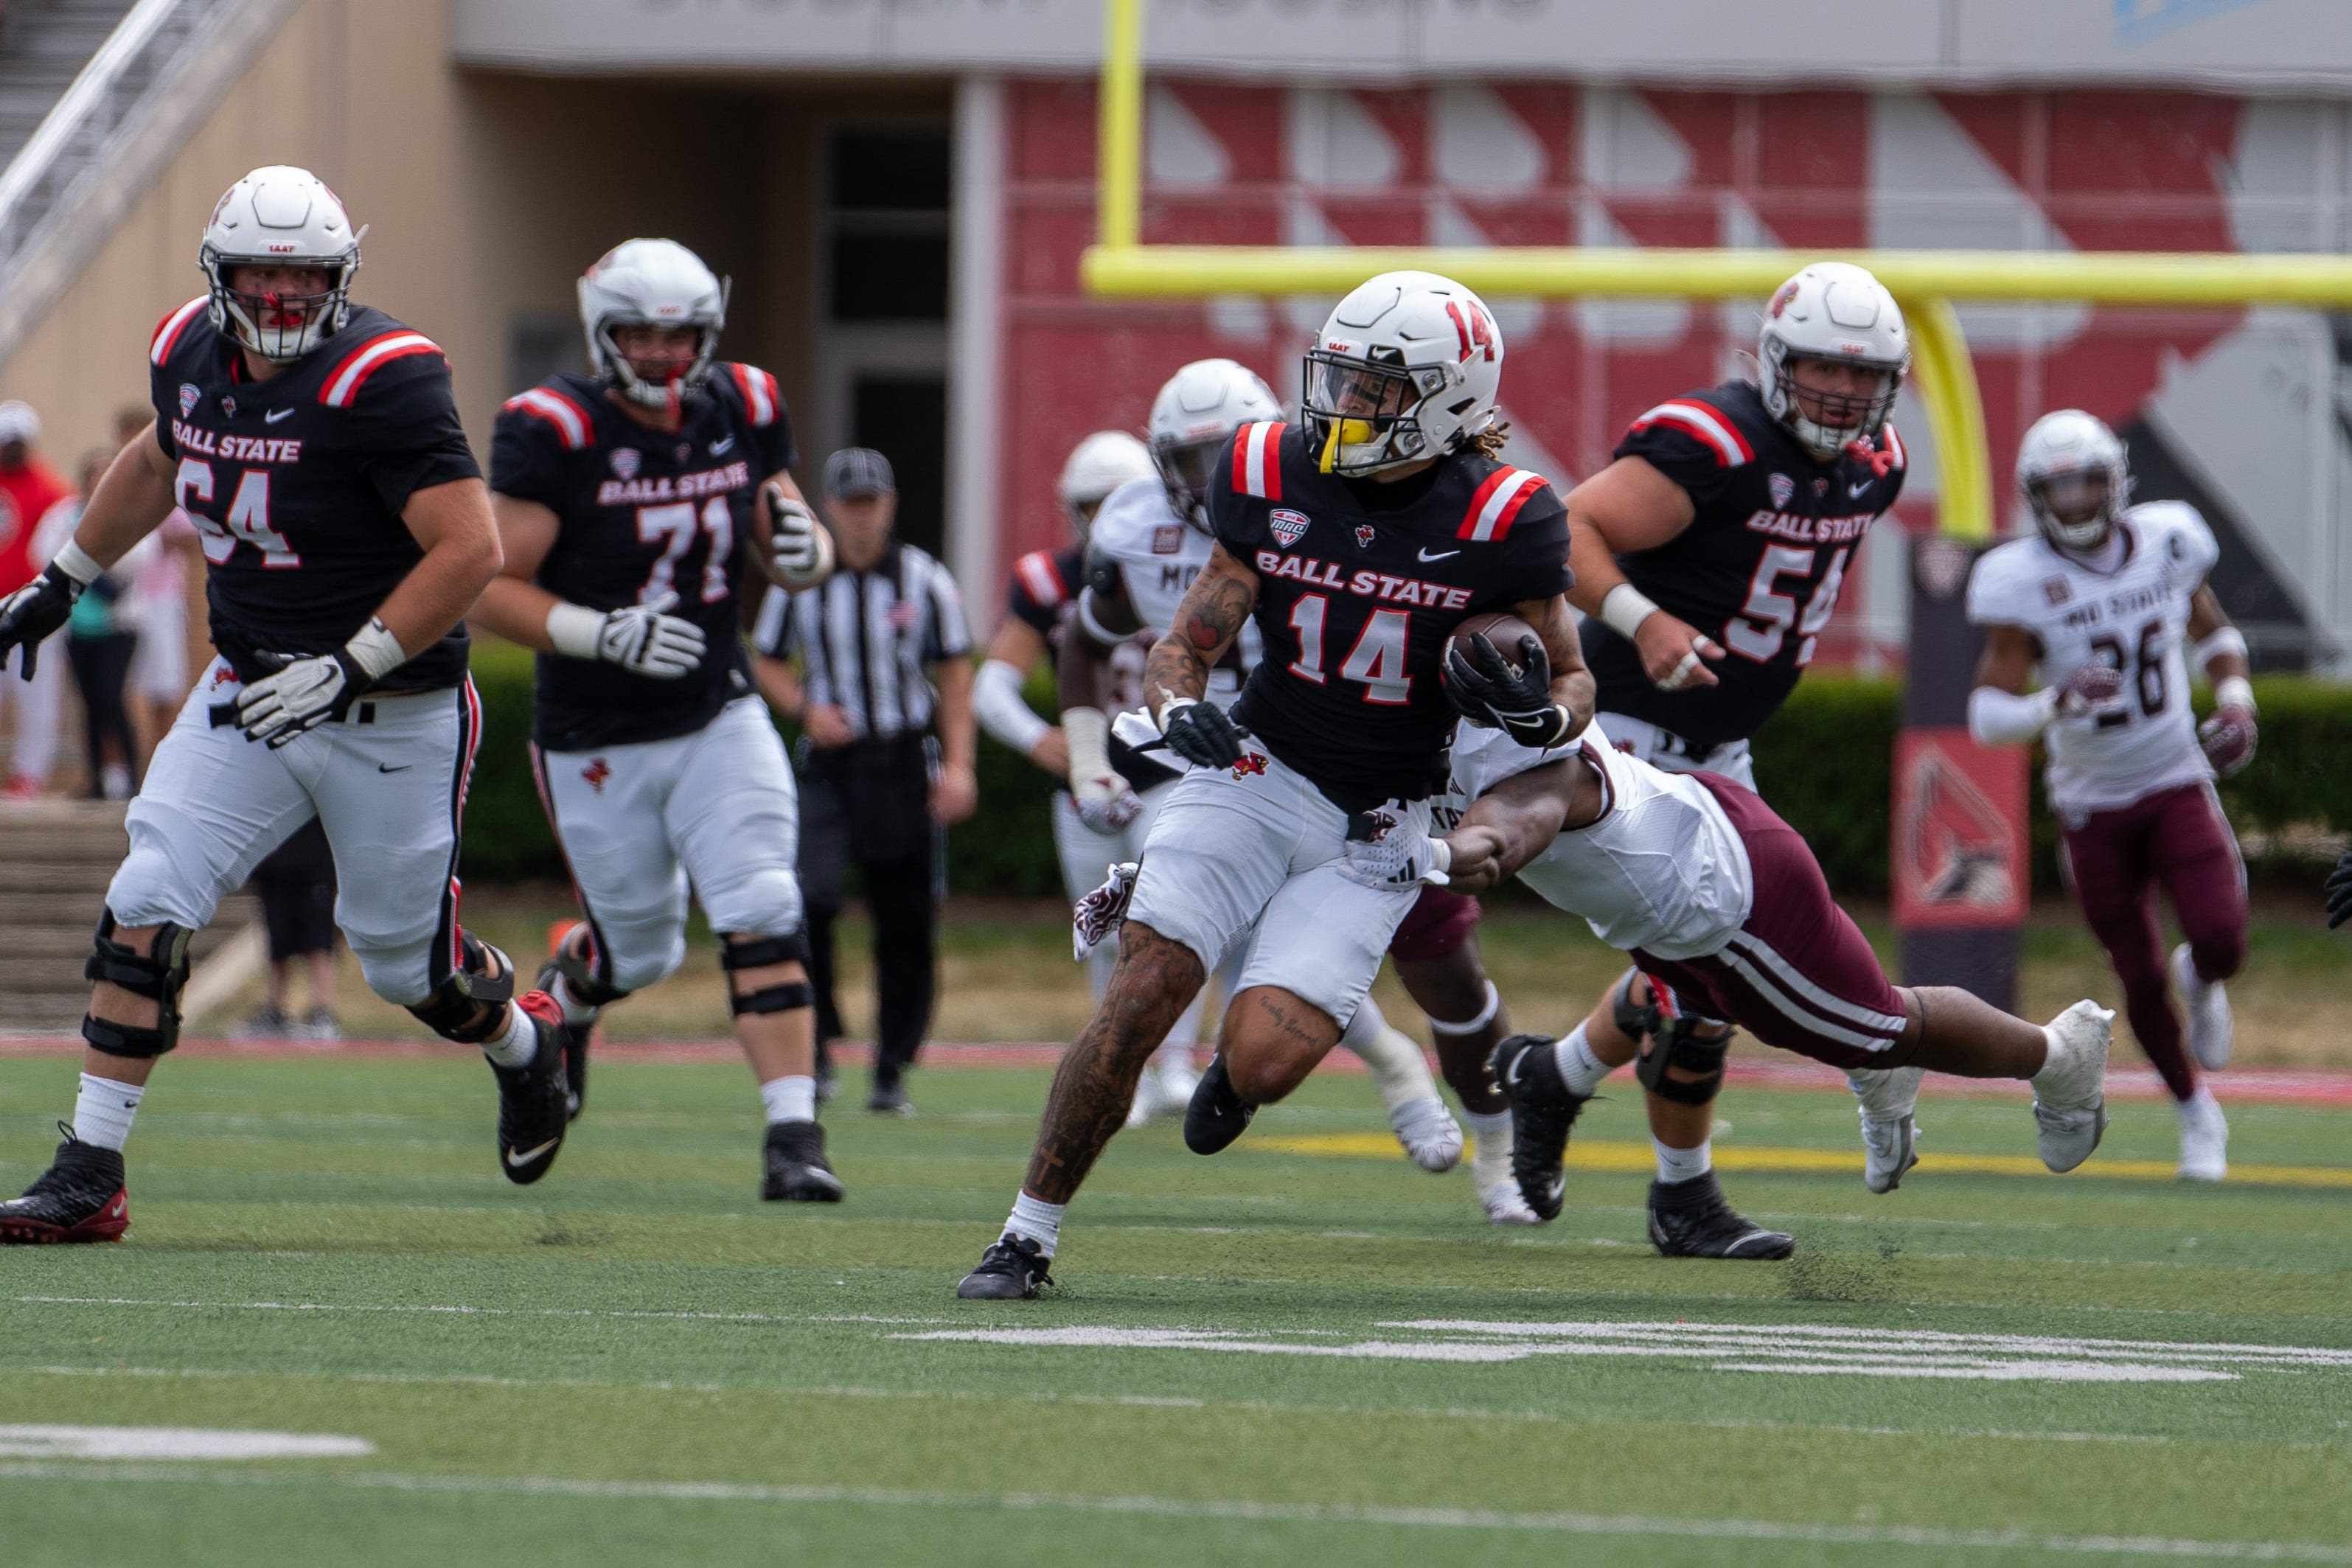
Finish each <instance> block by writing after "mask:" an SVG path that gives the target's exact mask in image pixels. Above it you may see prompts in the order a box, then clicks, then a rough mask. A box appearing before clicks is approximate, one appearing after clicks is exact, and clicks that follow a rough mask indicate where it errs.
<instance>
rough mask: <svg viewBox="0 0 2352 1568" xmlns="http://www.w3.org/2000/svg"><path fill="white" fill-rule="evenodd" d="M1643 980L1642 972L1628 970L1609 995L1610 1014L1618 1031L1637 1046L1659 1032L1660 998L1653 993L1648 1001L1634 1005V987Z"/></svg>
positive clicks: (1619, 978)
mask: <svg viewBox="0 0 2352 1568" xmlns="http://www.w3.org/2000/svg"><path fill="white" fill-rule="evenodd" d="M1641 978H1642V971H1641V970H1639V969H1628V970H1626V971H1625V972H1624V974H1622V976H1620V977H1618V980H1617V986H1616V988H1615V989H1614V990H1612V991H1611V992H1610V993H1609V1012H1610V1017H1611V1019H1612V1020H1613V1021H1614V1022H1615V1023H1616V1025H1617V1028H1618V1030H1620V1031H1621V1032H1622V1033H1623V1035H1624V1036H1625V1038H1626V1039H1627V1040H1633V1041H1634V1042H1636V1043H1637V1044H1638V1043H1639V1042H1640V1041H1641V1040H1642V1038H1643V1036H1644V1035H1652V1034H1655V1033H1657V1032H1658V998H1657V997H1656V995H1655V994H1654V993H1653V994H1652V996H1651V998H1650V999H1649V1000H1648V1001H1646V1002H1643V1004H1641V1005H1640V1006H1638V1007H1636V1006H1635V1005H1634V1003H1633V985H1634V982H1636V981H1637V980H1640V979H1641Z"/></svg>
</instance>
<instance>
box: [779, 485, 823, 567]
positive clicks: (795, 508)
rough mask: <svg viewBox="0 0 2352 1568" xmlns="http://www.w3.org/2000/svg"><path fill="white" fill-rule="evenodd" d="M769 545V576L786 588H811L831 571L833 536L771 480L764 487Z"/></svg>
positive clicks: (805, 507)
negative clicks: (766, 500) (766, 499)
mask: <svg viewBox="0 0 2352 1568" xmlns="http://www.w3.org/2000/svg"><path fill="white" fill-rule="evenodd" d="M767 497H768V520H769V525H770V529H769V532H770V538H771V544H770V547H769V551H768V570H769V575H771V576H772V577H773V578H774V579H775V580H777V581H779V582H781V583H782V584H783V585H784V586H785V587H787V588H810V587H814V585H815V584H817V583H818V582H821V581H823V580H824V578H825V577H826V576H827V575H829V574H830V573H831V572H832V570H833V536H831V535H830V534H828V533H826V532H825V531H824V528H822V527H821V526H820V525H819V524H818V522H817V520H816V514H815V513H814V512H812V511H810V510H809V509H808V507H807V506H806V504H804V503H803V502H800V501H795V500H793V498H792V497H790V496H787V495H785V494H784V487H783V486H782V485H779V484H777V483H776V482H775V481H774V480H772V479H771V480H770V481H769V482H768V487H767Z"/></svg>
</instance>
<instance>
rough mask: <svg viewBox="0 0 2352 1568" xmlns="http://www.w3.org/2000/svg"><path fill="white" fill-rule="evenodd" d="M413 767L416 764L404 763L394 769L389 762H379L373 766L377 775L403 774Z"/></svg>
mask: <svg viewBox="0 0 2352 1568" xmlns="http://www.w3.org/2000/svg"><path fill="white" fill-rule="evenodd" d="M415 766H416V764H415V763H414V762H404V763H402V764H401V765H400V766H399V767H397V768H394V766H392V764H390V763H389V762H379V763H377V764H376V765H375V770H376V771H377V772H378V773H405V772H407V771H408V770H409V769H410V768H414V767H415Z"/></svg>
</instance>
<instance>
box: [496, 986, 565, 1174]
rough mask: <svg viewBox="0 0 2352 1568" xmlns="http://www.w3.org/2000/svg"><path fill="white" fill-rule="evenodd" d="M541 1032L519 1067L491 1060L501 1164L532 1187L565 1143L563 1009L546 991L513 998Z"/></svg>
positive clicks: (533, 1025) (500, 1165)
mask: <svg viewBox="0 0 2352 1568" xmlns="http://www.w3.org/2000/svg"><path fill="white" fill-rule="evenodd" d="M513 1005H514V1006H516V1007H519V1008H520V1009H522V1010H523V1016H524V1017H526V1018H528V1019H530V1022H531V1027H532V1029H533V1030H536V1031H537V1033H538V1036H539V1047H538V1049H537V1050H535V1051H532V1052H531V1055H530V1061H528V1062H525V1063H524V1064H523V1065H522V1066H520V1067H500V1066H499V1064H498V1063H497V1062H495V1061H493V1062H491V1063H490V1071H492V1072H493V1073H495V1074H497V1075H498V1080H499V1168H500V1169H501V1170H503V1171H504V1172H505V1173H506V1178H507V1180H509V1181H510V1182H512V1183H514V1184H515V1185H516V1186H530V1184H531V1183H533V1182H535V1181H537V1180H538V1179H539V1178H540V1177H541V1176H545V1175H546V1174H547V1173H548V1171H549V1169H550V1168H551V1167H552V1166H554V1164H555V1155H556V1152H557V1151H558V1150H560V1149H562V1147H563V1132H564V1129H565V1128H566V1127H567V1126H569V1125H570V1124H571V1121H572V1097H571V1094H570V1092H569V1091H568V1090H567V1089H566V1088H565V1085H564V1082H563V1033H562V1031H563V1009H562V1005H561V1004H560V1003H558V1002H557V1001H556V999H555V998H553V997H551V996H549V995H548V994H547V993H546V992H545V991H531V992H528V993H526V994H525V995H523V996H520V997H517V998H515V999H514V1004H513Z"/></svg>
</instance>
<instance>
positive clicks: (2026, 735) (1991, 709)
mask: <svg viewBox="0 0 2352 1568" xmlns="http://www.w3.org/2000/svg"><path fill="white" fill-rule="evenodd" d="M2057 713H2058V688H2057V687H2055V686H2044V687H2042V689H2041V690H2040V691H2038V692H2036V693H2034V694H2033V695H2032V696H2030V697H2024V696H2019V695H2017V694H2016V693H2014V692H2005V691H2002V690H2001V689H2000V687H1999V686H1979V687H1977V688H1976V689H1975V690H1974V691H1971V692H1970V693H1969V737H1970V738H1972V739H1973V740H1975V741H1976V743H1977V744H1978V745H1979V746H2021V745H2023V744H2025V743H2026V742H2027V741H2030V740H2032V739H2033V738H2034V737H2037V736H2039V735H2040V734H2041V733H2042V731H2043V730H2045V729H2047V728H2049V727H2050V721H2051V719H2052V718H2053V717H2055V716H2057Z"/></svg>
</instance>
